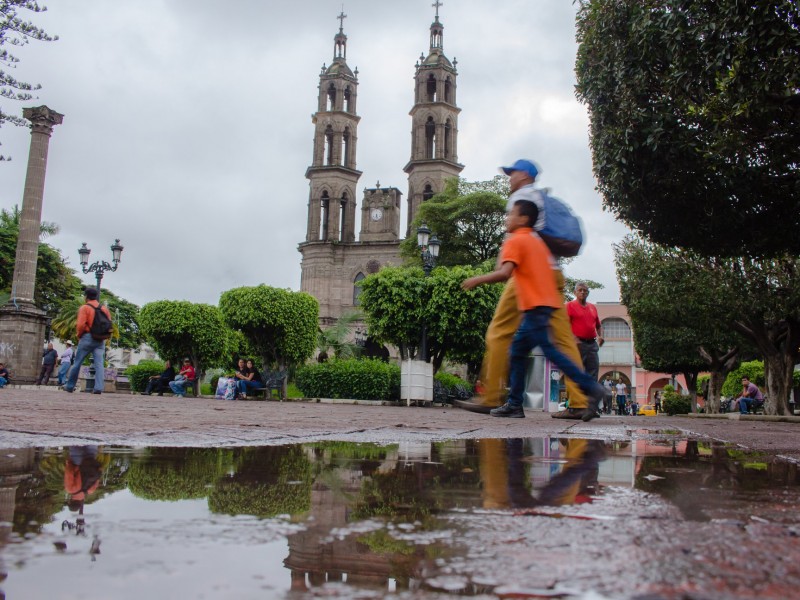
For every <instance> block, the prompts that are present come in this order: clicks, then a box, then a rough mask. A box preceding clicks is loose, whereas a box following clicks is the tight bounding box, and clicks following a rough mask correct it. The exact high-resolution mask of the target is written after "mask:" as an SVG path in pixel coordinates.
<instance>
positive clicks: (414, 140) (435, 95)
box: [403, 0, 464, 235]
mask: <svg viewBox="0 0 800 600" xmlns="http://www.w3.org/2000/svg"><path fill="white" fill-rule="evenodd" d="M433 6H434V7H435V8H436V16H435V19H434V21H433V23H431V33H430V50H429V51H428V56H427V58H426V57H425V55H424V54H422V55H420V58H419V60H418V61H417V63H416V65H415V67H416V73H415V76H414V106H413V107H412V108H411V112H410V113H409V114H410V115H411V123H412V126H411V160H409V162H408V164H406V166H405V167H404V168H403V170H404V171H405V172H406V173H407V174H408V223H407V226H406V235H409V232H410V230H411V222H412V221H413V220H414V216H415V215H416V213H417V209H418V208H419V205H420V204H422V203H423V202H424V201H425V200H428V199H430V198H431V197H432V196H433V195H434V194H438V193H439V192H441V191H442V190H443V189H444V183H445V180H447V179H450V178H452V177H458V175H459V173H461V171H462V169H463V168H464V165H462V164H460V163H459V162H458V143H457V142H458V114H459V113H460V112H461V109H460V108H458V105H457V104H456V101H457V96H456V90H457V84H456V78H457V76H458V72H457V71H456V65H457V64H458V62H457V61H456V60H455V59H454V60H453V62H450V60H449V59H448V58H447V57H446V56H445V55H444V43H443V42H444V25H442V23H441V22H440V21H439V7H440V6H442V3H441V2H440V1H439V0H436V1H435V2H434V3H433Z"/></svg>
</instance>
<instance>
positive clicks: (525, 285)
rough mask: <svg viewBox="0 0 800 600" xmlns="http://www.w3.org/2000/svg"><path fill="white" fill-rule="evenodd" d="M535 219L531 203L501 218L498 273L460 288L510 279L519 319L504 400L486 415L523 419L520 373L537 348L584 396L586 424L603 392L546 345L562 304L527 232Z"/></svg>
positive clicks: (544, 252)
mask: <svg viewBox="0 0 800 600" xmlns="http://www.w3.org/2000/svg"><path fill="white" fill-rule="evenodd" d="M538 216H539V209H538V208H537V207H536V205H535V204H534V203H533V202H529V201H527V200H518V201H516V202H515V203H514V207H513V208H512V209H511V212H510V213H509V214H508V217H507V218H506V229H507V230H508V232H509V234H511V235H509V236H508V238H507V239H506V241H505V242H504V243H503V247H502V249H501V250H500V267H499V268H498V269H497V270H495V271H493V272H491V273H488V274H486V275H479V276H477V277H470V278H469V279H466V280H465V281H464V282H463V283H462V284H461V287H463V288H464V289H465V290H471V289H472V288H474V287H476V286H479V285H483V284H486V283H499V282H502V281H506V280H508V279H509V278H510V277H511V276H512V275H513V277H514V283H515V285H516V288H517V306H518V307H519V310H520V311H521V312H523V313H524V316H523V318H522V323H521V324H520V326H519V328H518V329H517V333H516V334H515V335H514V341H513V342H512V343H511V361H510V372H509V393H508V400H507V401H506V403H505V404H504V405H503V406H500V407H499V408H495V409H493V410H492V411H491V413H490V414H491V415H492V416H493V417H512V418H518V419H521V418H523V417H525V412H524V411H523V410H522V397H523V394H524V391H525V367H526V365H527V362H528V354H529V353H530V351H531V350H533V349H534V348H535V347H536V346H539V347H540V348H541V349H542V352H543V353H544V355H545V356H546V357H547V358H549V359H550V360H551V361H552V362H553V363H554V364H555V365H556V366H557V367H558V368H559V369H561V371H562V372H563V373H564V375H566V376H567V377H569V378H570V379H572V380H573V381H574V382H575V383H577V384H578V386H579V387H580V388H581V390H582V391H583V392H584V393H585V394H586V396H587V397H588V400H589V407H588V408H587V410H586V411H584V414H583V417H582V419H583V420H584V421H589V420H591V419H593V418H594V417H596V416H597V407H598V405H599V404H600V400H602V399H603V398H604V397H605V388H604V387H603V386H602V385H600V384H599V383H597V382H596V381H595V380H594V378H593V377H592V376H590V375H589V374H587V373H586V372H585V371H583V370H582V369H580V368H578V366H577V365H575V363H573V362H572V361H571V360H570V359H569V358H568V357H567V356H566V355H564V354H562V353H561V352H560V351H559V350H558V349H557V348H556V347H555V346H554V345H553V343H552V342H551V341H550V335H549V323H550V315H551V314H552V312H553V311H554V310H555V309H556V308H559V307H561V306H563V300H562V298H561V294H560V293H559V292H558V289H557V288H556V283H555V278H554V277H553V272H552V261H553V260H554V259H553V256H552V255H551V254H550V251H549V250H548V249H547V246H546V245H545V243H544V242H543V241H542V239H541V238H540V237H539V236H538V235H537V234H536V233H534V231H533V225H534V223H536V219H537V217H538Z"/></svg>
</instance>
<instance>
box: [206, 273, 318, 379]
mask: <svg viewBox="0 0 800 600" xmlns="http://www.w3.org/2000/svg"><path fill="white" fill-rule="evenodd" d="M219 307H220V311H221V314H222V316H223V317H224V319H225V321H226V322H227V323H228V325H229V326H230V327H231V328H232V329H236V330H239V331H241V332H242V333H243V334H244V336H245V338H247V341H248V342H249V343H250V347H251V348H252V349H253V351H255V352H257V353H258V354H259V355H260V356H261V363H262V366H263V368H264V370H267V369H268V367H269V366H272V365H277V366H279V367H281V368H283V367H285V366H287V365H296V364H300V363H302V362H304V361H305V360H307V359H308V358H310V357H311V355H312V354H313V353H314V349H315V348H316V347H317V331H318V327H319V323H318V322H319V304H318V303H317V300H316V299H315V298H314V297H313V296H311V295H309V294H306V293H305V292H292V291H290V290H282V289H278V288H273V287H269V286H267V285H259V286H256V287H239V288H234V289H232V290H228V291H227V292H224V293H223V294H222V296H220V299H219Z"/></svg>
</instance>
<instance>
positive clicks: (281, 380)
mask: <svg viewBox="0 0 800 600" xmlns="http://www.w3.org/2000/svg"><path fill="white" fill-rule="evenodd" d="M287 377H288V374H287V373H286V371H266V372H265V373H264V374H263V375H262V376H261V378H262V379H263V380H264V387H259V388H252V389H250V390H249V394H252V395H253V396H258V395H260V394H264V399H265V400H269V399H270V398H272V391H273V390H275V391H277V392H278V399H279V400H284V397H283V386H284V384H285V383H286V379H287Z"/></svg>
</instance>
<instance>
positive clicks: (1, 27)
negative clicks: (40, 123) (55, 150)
mask: <svg viewBox="0 0 800 600" xmlns="http://www.w3.org/2000/svg"><path fill="white" fill-rule="evenodd" d="M20 10H27V11H30V12H33V13H40V12H44V11H46V10H47V7H46V6H39V5H38V4H37V3H36V2H35V0H3V1H2V2H0V98H6V99H9V100H19V101H23V102H25V101H28V100H32V99H33V97H34V96H33V94H31V92H33V91H36V90H38V89H41V87H42V86H41V85H39V84H35V85H32V84H30V83H26V82H24V81H19V80H18V79H16V78H15V77H13V76H12V75H10V74H9V73H8V72H6V69H16V68H17V65H18V63H19V58H17V57H16V56H15V55H13V54H11V53H10V52H9V51H8V49H7V48H5V46H6V45H9V46H17V47H21V46H24V45H25V44H28V43H29V42H30V40H32V39H33V40H39V41H42V42H52V41H54V40H57V39H58V36H54V37H51V36H49V35H47V33H45V32H44V30H42V29H40V28H39V27H36V26H35V25H34V24H33V23H31V22H30V21H26V20H24V19H23V18H21V17H20V16H19V11H20ZM6 122H9V123H12V124H14V125H18V126H24V125H25V120H24V119H22V118H20V117H16V116H12V115H9V114H6V113H4V112H3V110H2V108H0V127H2V126H3V123H6ZM0 160H6V158H5V157H3V156H0Z"/></svg>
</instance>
